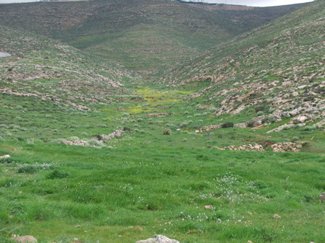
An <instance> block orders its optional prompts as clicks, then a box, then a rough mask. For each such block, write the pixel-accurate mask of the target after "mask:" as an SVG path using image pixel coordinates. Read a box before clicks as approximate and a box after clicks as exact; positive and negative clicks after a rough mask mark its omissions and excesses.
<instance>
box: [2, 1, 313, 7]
mask: <svg viewBox="0 0 325 243" xmlns="http://www.w3.org/2000/svg"><path fill="white" fill-rule="evenodd" d="M184 1H189V0H184ZM191 1H192V2H208V3H226V4H238V5H248V6H278V5H288V4H294V3H305V2H312V0H223V1H222V0H191ZM17 2H37V1H35V0H34V1H33V0H0V3H17Z"/></svg>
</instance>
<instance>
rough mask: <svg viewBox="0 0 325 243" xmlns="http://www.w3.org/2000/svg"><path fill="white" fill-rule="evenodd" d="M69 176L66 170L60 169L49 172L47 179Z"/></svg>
mask: <svg viewBox="0 0 325 243" xmlns="http://www.w3.org/2000/svg"><path fill="white" fill-rule="evenodd" d="M68 176H69V174H68V173H66V172H61V171H58V170H54V171H52V172H51V173H49V174H48V175H47V176H46V179H63V178H66V177H68Z"/></svg>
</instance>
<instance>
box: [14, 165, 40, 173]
mask: <svg viewBox="0 0 325 243" xmlns="http://www.w3.org/2000/svg"><path fill="white" fill-rule="evenodd" d="M38 170H39V168H38V167H36V166H33V165H26V166H23V167H20V168H19V169H18V171H17V172H18V173H27V174H33V173H36V172H37V171H38Z"/></svg>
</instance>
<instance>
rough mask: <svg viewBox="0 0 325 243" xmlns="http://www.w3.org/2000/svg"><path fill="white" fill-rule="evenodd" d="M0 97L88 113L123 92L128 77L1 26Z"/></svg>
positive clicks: (58, 45)
mask: <svg viewBox="0 0 325 243" xmlns="http://www.w3.org/2000/svg"><path fill="white" fill-rule="evenodd" d="M0 47H1V49H0V51H2V52H6V53H9V54H10V55H11V56H9V57H2V58H0V94H6V95H15V96H31V97H37V98H40V99H42V100H49V101H52V102H54V103H57V104H60V105H63V104H64V105H67V106H69V107H73V108H76V109H80V110H87V109H88V107H87V106H88V104H91V103H98V102H107V101H109V100H110V99H112V94H118V93H119V92H121V91H122V87H121V84H120V81H122V80H124V79H129V78H130V75H129V74H128V73H127V72H125V71H121V70H120V69H117V68H115V67H112V66H109V65H103V64H101V63H100V60H97V61H96V62H95V61H94V58H92V57H91V56H88V55H85V54H83V53H81V52H80V51H79V50H77V49H75V48H72V47H70V46H67V45H64V44H62V43H60V42H58V41H53V40H50V39H47V38H45V37H41V36H36V35H32V34H30V33H26V32H21V31H15V30H12V29H9V28H7V27H3V26H0Z"/></svg>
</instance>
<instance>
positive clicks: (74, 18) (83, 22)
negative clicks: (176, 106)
mask: <svg viewBox="0 0 325 243" xmlns="http://www.w3.org/2000/svg"><path fill="white" fill-rule="evenodd" d="M216 6H219V5H216ZM299 7H300V5H295V6H290V7H281V8H249V9H247V8H242V7H240V8H238V7H236V6H232V7H231V8H225V7H218V8H212V7H211V6H210V5H206V4H203V5H202V4H201V5H198V4H188V3H181V2H178V1H170V0H137V1H131V0H109V1H106V0H105V1H99V0H98V1H97V0H96V1H87V2H64V3H55V2H42V3H30V4H9V5H0V23H1V24H2V25H7V26H11V27H13V28H23V29H26V30H29V31H34V32H36V33H38V34H43V35H44V34H45V35H48V36H50V37H54V38H57V39H60V40H63V41H65V42H67V43H69V44H71V45H73V46H75V47H77V48H79V49H83V50H87V51H89V52H91V53H95V54H97V55H98V56H101V57H103V58H105V59H106V60H115V61H117V62H119V63H120V64H123V65H124V66H125V67H126V68H128V69H131V70H135V71H138V72H141V73H142V74H143V75H144V76H146V74H152V73H157V72H159V71H162V70H166V69H167V68H170V67H173V66H174V65H176V64H177V63H180V62H183V61H185V60H188V59H191V58H194V57H195V56H197V55H199V54H200V53H201V52H202V51H204V50H207V49H209V48H211V47H213V46H215V45H217V44H220V43H222V42H224V41H228V40H230V39H231V38H233V37H234V36H237V35H238V34H241V33H243V32H245V31H249V30H251V29H253V28H255V27H257V26H261V25H263V24H265V23H267V22H269V21H270V20H273V19H274V18H277V17H279V16H282V15H284V14H286V13H288V12H290V11H292V10H294V9H297V8H299ZM266 16H267V17H266Z"/></svg>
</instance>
